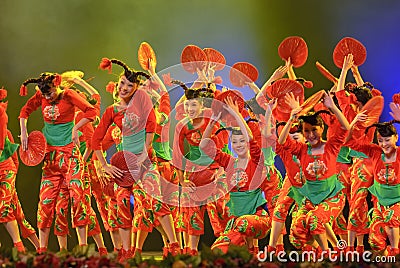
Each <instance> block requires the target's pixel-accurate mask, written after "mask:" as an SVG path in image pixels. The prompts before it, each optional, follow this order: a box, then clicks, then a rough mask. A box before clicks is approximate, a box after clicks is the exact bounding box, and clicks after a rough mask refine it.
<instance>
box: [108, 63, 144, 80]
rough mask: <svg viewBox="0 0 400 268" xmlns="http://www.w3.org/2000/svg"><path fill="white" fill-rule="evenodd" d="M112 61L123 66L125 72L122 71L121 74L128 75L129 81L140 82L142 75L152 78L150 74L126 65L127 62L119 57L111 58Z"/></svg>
mask: <svg viewBox="0 0 400 268" xmlns="http://www.w3.org/2000/svg"><path fill="white" fill-rule="evenodd" d="M110 62H111V63H115V64H117V65H119V66H121V67H122V68H124V72H123V73H121V75H120V76H122V75H124V76H125V77H126V79H128V81H130V82H132V83H136V84H140V82H141V79H140V77H141V76H143V77H145V78H146V79H150V75H148V74H147V73H145V72H141V71H135V70H134V69H131V68H129V66H128V65H126V63H125V62H123V61H120V60H117V59H110Z"/></svg>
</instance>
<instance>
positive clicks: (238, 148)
mask: <svg viewBox="0 0 400 268" xmlns="http://www.w3.org/2000/svg"><path fill="white" fill-rule="evenodd" d="M232 150H233V151H234V152H235V153H236V154H237V156H238V157H239V158H245V157H247V156H248V152H249V144H248V143H247V142H246V140H245V138H244V136H243V135H237V134H232Z"/></svg>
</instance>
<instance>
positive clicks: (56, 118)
mask: <svg viewBox="0 0 400 268" xmlns="http://www.w3.org/2000/svg"><path fill="white" fill-rule="evenodd" d="M61 94H62V96H61V98H60V100H58V101H57V102H56V103H50V102H49V101H48V100H47V99H46V98H44V97H43V96H42V93H41V92H40V90H38V91H36V94H35V95H33V96H32V97H31V98H30V99H29V100H28V101H27V102H26V104H25V105H24V107H22V109H21V112H20V114H19V118H28V117H29V115H30V114H31V113H32V112H34V111H36V110H37V109H38V108H39V107H42V114H43V119H44V121H45V122H47V123H51V124H63V123H69V122H72V121H74V117H75V107H78V108H79V109H80V110H81V111H82V112H83V113H84V116H83V117H84V118H88V119H89V120H90V121H93V120H94V118H95V117H96V110H95V108H94V107H93V106H92V105H91V104H90V103H88V102H87V101H86V100H85V99H84V98H83V97H82V96H80V95H79V93H78V92H76V91H75V90H72V89H65V90H64V91H63V92H62V93H61Z"/></svg>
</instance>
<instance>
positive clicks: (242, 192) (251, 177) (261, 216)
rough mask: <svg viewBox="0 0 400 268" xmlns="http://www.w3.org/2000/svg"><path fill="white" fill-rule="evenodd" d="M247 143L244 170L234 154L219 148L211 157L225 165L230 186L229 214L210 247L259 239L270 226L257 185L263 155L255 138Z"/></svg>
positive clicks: (262, 164)
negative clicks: (249, 238) (224, 225)
mask: <svg viewBox="0 0 400 268" xmlns="http://www.w3.org/2000/svg"><path fill="white" fill-rule="evenodd" d="M249 146H250V159H249V161H248V164H247V166H246V169H245V170H243V169H240V168H237V159H236V158H234V157H233V156H231V155H230V154H227V153H224V152H222V151H221V150H220V149H217V150H216V155H215V158H214V160H215V162H217V163H219V164H220V165H221V166H222V167H223V168H224V169H225V172H226V180H227V184H228V187H229V189H230V199H229V201H228V203H227V204H226V205H227V207H229V212H230V215H231V218H230V221H229V222H228V225H227V226H226V228H225V232H224V233H223V234H222V235H221V236H220V237H219V238H218V239H217V240H216V241H215V242H214V244H213V246H212V248H220V249H222V250H223V251H225V250H226V249H227V245H229V244H234V245H243V244H245V237H253V238H254V239H262V238H264V237H265V236H266V235H267V234H268V232H269V230H270V228H271V218H270V216H269V215H268V213H267V212H266V211H265V210H264V209H263V206H264V205H265V204H266V202H267V201H266V200H265V198H264V197H263V196H262V190H261V187H260V185H261V183H262V180H263V179H262V178H263V177H262V173H263V169H264V158H263V155H262V152H261V149H260V147H259V146H258V143H257V141H255V140H251V141H250V144H249ZM208 149H209V148H208ZM207 153H209V154H211V153H212V152H211V151H207Z"/></svg>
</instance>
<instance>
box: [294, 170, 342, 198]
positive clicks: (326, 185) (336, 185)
mask: <svg viewBox="0 0 400 268" xmlns="http://www.w3.org/2000/svg"><path fill="white" fill-rule="evenodd" d="M343 188H344V186H343V184H342V183H341V182H340V181H338V179H337V176H336V174H333V175H332V176H330V177H329V178H327V179H326V180H319V181H306V183H305V184H304V185H303V186H302V187H301V188H299V192H300V194H302V195H303V196H305V197H306V198H307V199H309V200H310V201H311V202H312V203H313V204H314V205H318V204H319V203H321V202H322V201H324V200H325V199H328V198H331V197H334V196H335V195H336V194H337V193H338V192H339V191H340V190H342V189H343Z"/></svg>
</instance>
